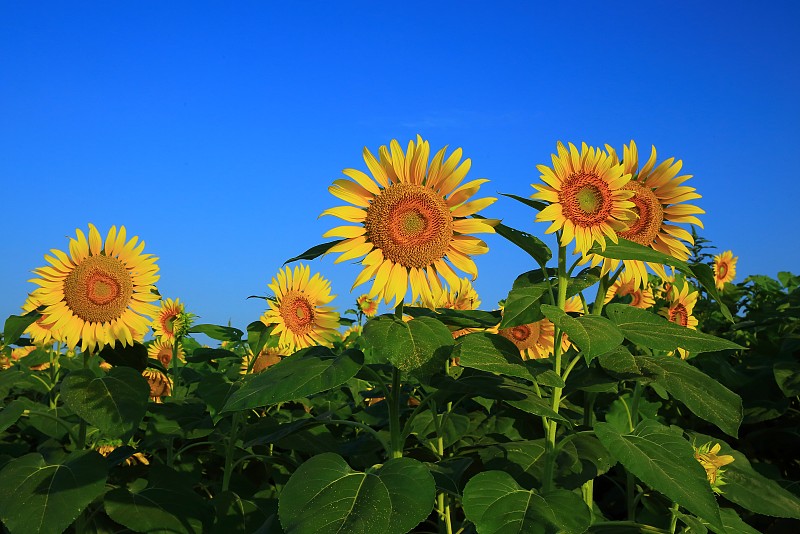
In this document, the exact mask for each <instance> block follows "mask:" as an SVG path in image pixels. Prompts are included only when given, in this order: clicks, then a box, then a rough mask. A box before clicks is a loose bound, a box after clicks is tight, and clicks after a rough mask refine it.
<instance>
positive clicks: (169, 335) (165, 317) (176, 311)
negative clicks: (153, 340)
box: [150, 299, 186, 340]
mask: <svg viewBox="0 0 800 534" xmlns="http://www.w3.org/2000/svg"><path fill="white" fill-rule="evenodd" d="M185 311H186V306H184V304H183V303H182V302H181V299H175V300H174V301H173V300H172V299H164V300H162V301H161V307H159V309H158V314H157V315H156V317H155V319H153V322H152V323H151V324H150V326H151V327H152V328H153V335H154V336H157V337H161V338H164V339H167V340H171V339H175V320H176V319H177V318H178V316H179V315H180V314H181V313H184V312H185Z"/></svg>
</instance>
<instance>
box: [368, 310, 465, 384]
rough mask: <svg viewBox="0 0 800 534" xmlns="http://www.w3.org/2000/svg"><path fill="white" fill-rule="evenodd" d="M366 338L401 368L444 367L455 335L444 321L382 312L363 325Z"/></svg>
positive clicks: (411, 369)
mask: <svg viewBox="0 0 800 534" xmlns="http://www.w3.org/2000/svg"><path fill="white" fill-rule="evenodd" d="M362 336H363V338H364V340H365V341H366V342H367V344H368V345H369V346H370V347H371V349H372V351H373V352H377V353H379V354H380V355H381V356H383V357H385V358H386V359H387V360H389V362H391V363H392V365H394V366H395V367H397V368H398V369H400V370H401V371H417V370H419V371H423V372H425V371H430V372H435V371H436V370H439V369H443V368H444V364H445V362H447V359H448V358H449V357H450V353H451V351H452V347H453V335H452V334H451V333H450V330H449V329H448V328H447V327H446V326H445V325H444V324H442V323H441V322H439V321H437V320H436V319H432V318H430V317H420V318H418V319H414V320H412V321H408V322H405V321H403V320H401V319H398V318H396V317H395V316H393V315H381V316H380V317H376V318H374V319H370V320H369V321H368V322H367V324H366V325H364V333H363V334H362Z"/></svg>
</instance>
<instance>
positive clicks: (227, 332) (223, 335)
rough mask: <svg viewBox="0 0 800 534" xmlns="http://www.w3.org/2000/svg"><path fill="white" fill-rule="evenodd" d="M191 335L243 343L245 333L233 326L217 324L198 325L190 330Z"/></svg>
mask: <svg viewBox="0 0 800 534" xmlns="http://www.w3.org/2000/svg"><path fill="white" fill-rule="evenodd" d="M189 333H190V334H205V335H207V336H208V337H210V338H211V339H216V340H217V341H241V340H242V336H244V332H242V331H241V330H239V329H238V328H233V327H232V326H220V325H217V324H196V325H194V326H192V327H191V328H190V329H189Z"/></svg>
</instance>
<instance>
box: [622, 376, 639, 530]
mask: <svg viewBox="0 0 800 534" xmlns="http://www.w3.org/2000/svg"><path fill="white" fill-rule="evenodd" d="M641 397H642V385H641V384H640V383H639V382H636V385H635V386H634V388H633V400H632V401H631V409H630V419H629V428H630V431H631V432H633V429H634V428H636V425H637V424H638V422H639V399H640V398H641ZM626 478H627V480H626V486H627V487H626V491H627V496H628V520H629V521H636V477H634V476H633V474H632V473H631V472H630V471H628V472H627V476H626Z"/></svg>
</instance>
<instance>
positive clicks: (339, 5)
mask: <svg viewBox="0 0 800 534" xmlns="http://www.w3.org/2000/svg"><path fill="white" fill-rule="evenodd" d="M645 4H646V5H645ZM798 20H800V3H797V2H792V1H777V2H758V3H754V2H741V1H732V2H724V3H723V2H719V3H717V2H685V3H681V2H678V3H676V2H602V3H601V2H591V3H589V2H586V3H582V2H570V3H567V2H552V3H547V4H545V3H539V2H493V3H491V4H490V3H488V2H436V3H430V2H410V3H409V2H405V3H377V2H335V3H334V2H303V3H300V2H284V3H280V4H279V3H277V2H231V3H220V2H135V3H133V2H132V3H124V4H123V3H88V2H86V3H63V2H35V3H34V2H18V1H7V2H2V3H0V183H2V195H3V199H4V209H3V210H2V211H0V242H2V246H3V253H2V261H1V262H0V315H2V317H6V316H8V315H10V314H16V313H18V312H19V310H20V306H21V304H22V303H23V301H24V299H25V296H26V294H27V292H29V291H31V290H32V289H33V288H34V286H33V284H30V283H28V282H27V280H28V279H29V278H31V277H32V274H31V273H30V271H31V270H32V269H34V268H36V267H39V266H42V265H44V264H45V262H44V259H43V256H44V254H45V253H47V252H48V250H49V249H51V248H59V249H62V250H66V249H67V236H74V235H75V229H76V228H82V229H84V231H85V230H86V228H87V223H89V222H92V223H94V224H95V225H96V226H97V227H98V228H99V229H100V231H101V233H102V234H105V232H106V231H107V230H108V228H109V227H110V226H111V225H114V224H116V225H125V226H126V227H127V229H128V231H129V233H130V234H131V235H133V234H135V235H139V236H140V237H141V238H142V239H144V240H145V241H146V243H147V245H146V248H145V252H149V253H152V254H155V255H157V256H158V257H159V258H160V261H159V265H160V268H161V271H160V272H161V280H160V282H159V284H158V287H159V290H160V291H161V293H162V295H164V296H165V297H171V298H176V297H177V298H180V299H181V300H182V301H185V302H186V303H187V305H188V309H189V310H190V311H193V312H194V313H196V314H198V315H200V316H201V318H202V319H201V320H202V321H203V322H210V323H218V324H226V323H227V322H228V321H230V322H231V323H232V324H233V325H234V326H238V327H240V328H243V327H245V326H246V325H247V324H248V323H249V322H251V321H254V320H257V319H258V317H259V316H260V314H261V313H262V312H263V309H264V304H265V303H264V302H263V301H261V300H257V299H251V300H247V299H246V297H247V296H248V295H266V294H267V293H268V289H267V283H268V282H269V281H270V280H271V278H272V277H273V276H274V275H275V273H276V272H277V270H278V269H279V268H280V267H281V264H282V263H283V262H284V260H286V259H287V258H289V257H292V256H294V255H296V254H298V253H300V252H302V251H303V250H305V249H307V248H309V247H310V246H313V245H315V244H317V243H320V242H322V241H324V240H323V238H322V234H323V233H324V232H325V231H326V230H328V229H329V228H331V227H333V226H334V225H336V221H337V219H334V218H331V217H323V218H322V219H317V216H318V215H319V214H320V213H321V212H322V211H323V210H325V209H327V208H329V207H332V206H336V205H341V202H339V201H338V199H336V198H334V197H333V196H332V195H330V193H328V191H327V188H328V186H329V185H330V184H331V183H332V182H333V180H335V179H337V178H339V177H341V176H342V175H341V170H342V169H343V168H346V167H355V168H359V169H362V170H366V167H365V165H364V163H363V160H362V159H361V151H362V148H363V147H364V146H367V147H369V148H370V149H371V150H373V151H374V150H377V148H378V146H380V145H382V144H387V143H388V142H389V141H390V140H391V139H393V138H397V139H398V140H400V141H401V144H405V143H406V142H407V141H408V140H409V139H411V138H413V137H414V136H415V135H416V134H418V133H419V134H421V135H422V136H423V137H424V138H426V139H428V140H429V141H430V143H431V148H432V149H433V150H437V149H438V148H440V147H442V146H444V145H450V147H451V148H455V147H462V148H463V150H464V155H465V157H469V158H471V159H472V169H471V171H470V173H469V175H468V178H472V179H475V178H488V179H489V180H491V182H489V183H488V184H486V185H484V186H483V188H482V190H481V193H482V196H488V195H492V196H495V194H496V193H497V192H503V193H513V194H517V195H523V196H528V195H530V194H532V193H533V192H534V191H533V189H532V188H531V186H530V184H531V183H533V182H537V181H538V180H539V174H538V172H537V171H536V167H535V166H536V164H539V163H549V157H550V154H551V153H552V152H553V151H554V150H555V145H556V142H557V141H558V140H562V141H565V142H566V141H572V142H574V143H576V144H578V143H580V142H581V141H586V142H587V143H589V144H590V145H603V144H605V143H609V144H611V145H613V146H616V147H618V148H620V149H621V147H622V144H623V143H627V142H628V141H630V140H631V139H634V140H635V141H636V142H637V144H638V145H639V146H640V147H645V150H647V149H649V146H650V145H651V144H654V145H655V146H656V148H657V149H658V152H659V155H660V159H661V158H666V157H670V156H675V157H677V158H679V159H682V160H683V162H684V171H685V172H686V173H689V174H692V175H694V178H692V179H691V180H690V181H689V185H693V186H694V187H696V188H697V190H698V192H699V193H700V194H701V195H703V198H702V199H701V200H699V201H697V202H696V204H698V205H699V206H701V207H702V208H704V209H705V210H706V212H707V213H706V215H705V216H703V221H704V222H705V230H703V231H702V232H701V235H703V236H705V237H706V238H708V239H711V240H712V241H713V244H714V245H716V246H717V247H718V248H719V250H720V251H721V250H726V249H732V250H733V252H734V254H736V255H738V256H739V264H738V276H737V280H741V279H743V277H744V276H746V275H748V274H757V273H758V274H767V275H770V276H775V275H776V273H777V272H778V271H782V270H789V271H793V272H795V273H798V272H800V268H798V260H800V250H799V247H798V246H797V244H798V240H797V238H796V236H795V233H794V232H795V223H794V221H795V219H796V212H797V202H798V198H800V186H798V179H797V176H796V173H797V170H796V168H795V167H794V163H795V162H796V158H797V147H798V146H800V129H798V127H797V125H798V119H800V99H798V98H797V95H798V94H800V67H799V66H798V65H799V64H798V62H797V59H796V58H797V57H800V38H798V37H797V32H796V24H797V21H798ZM483 213H484V214H485V215H486V216H489V217H497V218H502V219H503V220H504V222H505V223H506V224H508V225H509V226H513V227H516V228H519V229H522V230H526V231H529V232H531V233H534V234H535V235H537V236H539V237H542V238H544V239H545V240H546V242H547V243H549V244H552V243H553V239H552V237H551V236H546V237H545V236H544V233H543V232H544V230H545V229H546V225H545V224H543V223H534V222H533V218H534V215H535V213H534V212H532V211H531V210H529V209H527V208H525V207H524V206H522V205H520V204H517V203H516V202H514V201H513V200H510V199H506V198H501V199H500V200H499V201H498V202H497V203H495V204H494V205H493V206H491V207H489V208H488V209H486V210H485V211H484V212H483ZM486 240H487V243H488V244H489V247H490V252H489V253H488V254H486V255H484V256H478V257H477V258H476V261H477V264H478V268H479V271H480V274H479V277H478V280H477V281H476V282H475V286H476V288H477V290H478V292H479V294H480V296H481V298H482V300H483V303H484V308H494V306H495V304H496V302H497V301H498V300H499V299H501V298H504V297H505V296H506V293H507V291H508V289H509V288H510V285H511V283H512V282H513V280H514V278H515V277H516V276H517V275H518V274H520V273H522V272H524V271H527V270H529V269H531V268H533V267H534V265H533V263H532V261H531V260H530V258H528V257H527V256H526V255H525V254H524V253H523V252H521V251H518V250H515V249H514V248H513V247H512V246H511V245H509V244H507V243H506V242H504V241H503V240H502V238H500V237H499V236H492V235H489V236H487V237H486ZM570 250H571V248H570ZM333 259H334V258H333V257H326V258H322V259H318V260H316V261H314V262H312V263H311V266H312V271H318V272H321V273H322V274H323V276H325V277H327V278H329V279H330V280H331V281H332V285H333V289H334V292H335V293H336V294H337V295H338V297H337V299H336V300H334V304H335V305H337V306H338V307H340V309H342V310H344V309H345V308H347V307H351V306H352V303H353V302H354V300H355V298H356V297H357V296H358V295H359V294H360V291H359V289H356V291H355V292H354V293H352V294H351V293H350V292H349V290H350V286H351V284H352V281H353V280H354V278H355V276H356V274H357V273H358V271H359V268H358V266H357V265H354V264H350V265H348V264H344V265H343V264H334V263H333ZM362 287H363V288H364V289H368V287H369V286H368V285H367V286H362Z"/></svg>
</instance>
